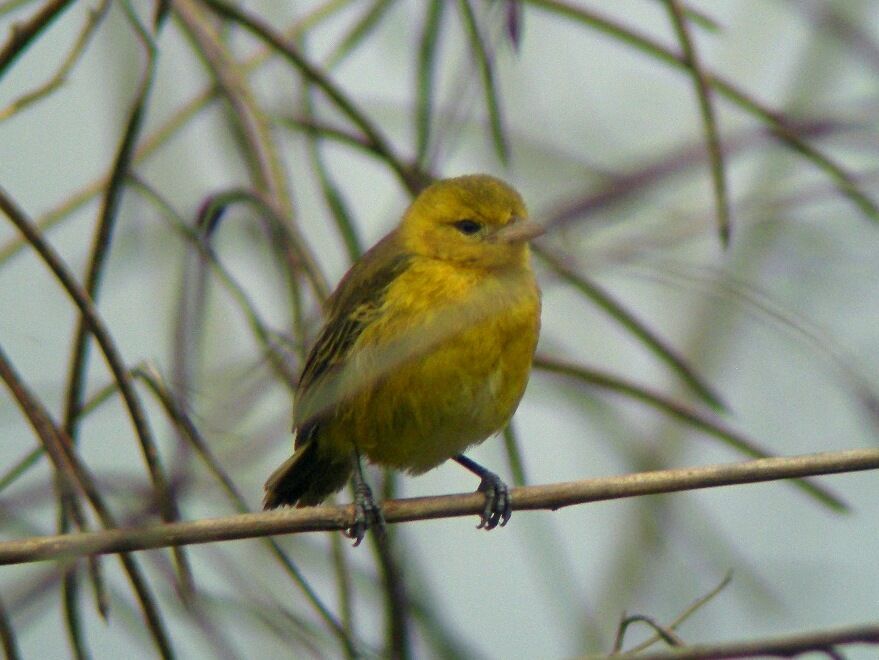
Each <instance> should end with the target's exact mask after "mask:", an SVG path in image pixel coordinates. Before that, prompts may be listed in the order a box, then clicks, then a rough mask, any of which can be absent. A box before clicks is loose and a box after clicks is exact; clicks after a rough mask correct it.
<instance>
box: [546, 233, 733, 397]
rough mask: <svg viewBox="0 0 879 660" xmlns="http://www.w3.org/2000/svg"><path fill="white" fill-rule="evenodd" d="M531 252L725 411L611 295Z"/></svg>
mask: <svg viewBox="0 0 879 660" xmlns="http://www.w3.org/2000/svg"><path fill="white" fill-rule="evenodd" d="M532 250H533V251H534V254H536V255H537V256H538V257H539V258H540V259H541V261H543V262H544V263H546V264H547V265H548V266H549V267H550V268H551V269H552V270H553V271H554V272H555V273H556V274H557V275H558V276H559V277H561V278H562V279H563V280H564V281H565V282H567V283H568V284H570V285H571V286H572V287H574V288H575V289H577V290H578V291H580V292H581V293H582V294H584V295H585V296H586V297H587V298H589V299H590V300H591V301H592V302H593V304H595V305H597V306H598V307H599V308H601V309H602V310H603V311H604V312H605V313H606V314H608V315H609V316H610V317H611V318H613V319H614V320H615V321H616V322H617V323H619V324H620V325H621V326H623V327H624V328H625V329H626V330H628V331H629V332H630V333H631V334H632V335H633V336H634V337H636V338H637V339H638V341H640V342H641V344H643V345H644V347H645V348H647V349H648V350H649V351H650V352H651V353H653V354H654V355H655V356H656V357H657V358H659V359H660V360H661V361H662V362H664V363H665V364H666V365H667V366H668V367H669V368H670V369H671V370H672V371H673V372H674V373H675V374H677V376H678V377H679V378H680V379H681V380H682V381H683V382H684V383H686V384H687V386H688V387H689V388H690V389H691V390H692V391H693V393H694V394H696V395H697V396H698V397H699V398H700V399H702V401H703V402H704V403H706V404H707V405H709V406H711V407H712V408H713V409H714V410H715V411H726V410H727V409H728V407H727V405H726V403H724V401H723V398H722V397H721V395H720V393H718V392H717V391H716V390H715V389H714V388H713V387H712V386H711V385H710V384H709V383H708V382H707V381H706V380H704V379H703V378H702V376H700V375H699V374H698V373H697V371H696V369H695V367H693V366H691V365H690V363H689V362H688V361H687V359H686V358H685V357H684V356H683V355H681V354H680V353H679V352H678V351H677V350H676V349H674V348H673V347H672V346H671V345H670V344H669V343H668V342H666V341H665V340H664V339H663V338H662V337H660V336H659V335H658V334H657V333H656V332H654V331H653V330H652V329H651V328H650V326H649V325H647V324H646V323H643V322H642V321H641V320H640V319H639V318H638V317H637V316H635V314H634V313H633V312H631V311H629V310H628V309H627V308H626V307H625V306H624V305H623V304H622V303H621V302H619V301H618V300H617V299H616V298H615V297H614V296H613V295H611V294H610V293H609V292H607V291H605V290H604V289H603V288H601V287H600V286H599V285H598V284H597V283H596V282H595V281H594V280H592V279H590V278H588V277H586V276H585V275H581V274H580V273H578V272H576V271H575V270H574V269H572V268H569V267H568V266H567V265H566V264H565V263H564V262H563V261H562V260H561V259H560V258H559V257H557V256H555V255H554V254H553V253H552V252H550V251H549V250H547V249H545V248H544V247H542V246H541V245H540V244H535V245H532Z"/></svg>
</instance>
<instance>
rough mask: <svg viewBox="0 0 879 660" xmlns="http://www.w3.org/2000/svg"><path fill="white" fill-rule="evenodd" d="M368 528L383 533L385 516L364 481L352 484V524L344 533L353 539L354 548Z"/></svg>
mask: <svg viewBox="0 0 879 660" xmlns="http://www.w3.org/2000/svg"><path fill="white" fill-rule="evenodd" d="M370 528H372V529H373V530H374V532H376V533H378V534H382V535H384V533H385V517H384V516H383V515H382V510H381V507H380V506H379V505H378V504H376V503H375V499H374V498H373V497H372V489H370V487H369V486H368V485H366V484H365V483H358V484H355V485H354V524H353V525H351V527H349V528H348V530H347V531H346V532H345V535H346V536H347V537H348V538H349V539H354V547H355V548H356V547H357V546H358V545H360V542H361V541H363V537H364V536H365V535H366V530H367V529H370Z"/></svg>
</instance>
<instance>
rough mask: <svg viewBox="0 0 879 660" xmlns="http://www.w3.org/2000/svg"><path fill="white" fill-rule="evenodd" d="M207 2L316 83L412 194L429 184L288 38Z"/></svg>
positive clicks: (255, 20)
mask: <svg viewBox="0 0 879 660" xmlns="http://www.w3.org/2000/svg"><path fill="white" fill-rule="evenodd" d="M204 3H205V4H206V5H207V6H208V7H210V8H211V10H213V11H214V12H216V13H217V14H218V15H220V16H223V17H224V18H226V19H228V20H232V21H235V22H236V23H240V24H241V25H242V26H243V27H244V28H246V29H247V30H248V31H249V32H251V33H253V34H254V35H255V36H257V37H258V38H260V39H261V40H263V41H264V42H265V43H267V44H268V45H269V46H271V47H272V48H274V49H275V50H276V51H277V52H278V53H279V54H281V55H282V56H283V57H284V58H285V59H286V60H288V61H289V62H290V63H291V64H293V66H295V67H296V68H297V69H298V70H299V72H300V73H301V74H302V75H303V76H304V77H305V78H306V79H308V80H309V81H310V82H312V83H314V84H315V85H316V86H317V87H319V88H320V89H321V90H323V92H324V93H325V94H326V95H327V96H328V97H329V98H330V99H331V100H332V101H333V103H334V104H335V105H336V107H337V108H338V109H339V110H340V111H341V112H342V113H343V114H345V115H346V116H347V117H348V118H349V119H350V120H351V121H352V122H353V123H354V124H355V125H356V126H357V127H358V128H359V129H360V130H361V131H363V134H364V135H365V136H366V138H367V139H368V140H369V142H370V143H371V144H372V145H373V147H374V149H375V151H376V153H380V154H381V155H382V158H383V160H384V161H385V162H386V163H387V164H388V165H389V166H390V167H391V168H392V169H393V170H394V172H395V173H396V174H397V176H398V177H399V178H400V180H401V181H402V182H403V184H404V185H405V186H406V188H407V189H408V190H409V192H410V193H415V192H418V191H419V190H420V189H421V188H422V187H423V186H424V185H425V183H426V182H425V181H423V180H421V177H420V176H419V175H418V171H417V170H416V169H414V168H413V167H412V166H411V165H410V164H408V163H405V162H403V161H402V160H401V159H400V157H399V156H398V155H397V154H396V153H395V152H394V150H393V149H392V147H391V144H390V142H388V140H387V139H386V138H385V137H384V135H383V134H382V133H381V131H380V130H379V128H378V126H377V125H376V124H374V123H373V121H372V119H370V118H369V117H368V116H367V115H366V113H364V112H363V111H362V110H360V108H359V107H358V106H357V105H356V104H355V103H354V101H352V100H351V99H350V98H349V97H348V96H347V95H346V94H345V92H344V91H342V88H341V87H339V86H338V85H336V83H335V82H333V81H332V80H331V79H330V78H329V77H328V76H327V75H326V74H325V73H324V72H323V71H321V70H320V69H319V68H318V67H317V66H315V65H314V64H312V63H311V62H309V61H308V60H307V59H306V58H305V56H304V55H303V54H302V53H301V52H300V51H299V50H298V49H297V48H296V47H295V46H294V45H293V44H292V43H291V42H290V41H289V40H287V39H285V38H284V35H282V34H280V33H278V32H277V31H276V30H274V29H273V28H272V27H271V26H270V25H268V24H266V23H265V22H263V21H262V20H261V19H260V18H258V17H257V16H255V15H253V14H249V13H247V12H246V11H245V10H243V9H241V8H238V7H234V6H232V5H230V4H227V3H225V2H220V1H219V0H204Z"/></svg>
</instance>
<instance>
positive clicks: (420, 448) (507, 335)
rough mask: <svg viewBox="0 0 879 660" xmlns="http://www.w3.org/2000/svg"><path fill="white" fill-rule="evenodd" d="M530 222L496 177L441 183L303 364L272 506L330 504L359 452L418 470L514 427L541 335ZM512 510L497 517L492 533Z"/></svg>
mask: <svg viewBox="0 0 879 660" xmlns="http://www.w3.org/2000/svg"><path fill="white" fill-rule="evenodd" d="M526 218H527V212H526V209H525V205H524V203H523V201H522V198H521V197H520V196H519V194H518V193H517V192H516V191H515V190H513V189H512V188H510V187H509V186H507V185H506V184H505V183H503V182H501V181H499V180H497V179H495V178H493V177H489V176H486V175H471V176H465V177H458V178H455V179H447V180H444V181H439V182H437V183H435V184H433V185H432V186H430V187H429V188H427V189H426V190H424V191H423V192H422V193H421V194H420V195H419V196H418V197H417V198H416V200H415V201H414V202H413V203H412V205H411V206H410V207H409V209H408V210H407V211H406V213H405V214H404V216H403V219H402V222H401V223H400V226H399V227H397V229H395V230H394V231H393V232H391V233H390V234H388V235H387V236H386V237H385V238H384V239H382V240H381V241H380V242H379V243H378V244H376V245H375V246H374V247H373V248H372V249H371V250H369V251H368V252H367V253H366V254H365V255H364V256H363V257H362V258H361V259H360V260H359V261H358V262H357V263H356V264H354V266H353V267H352V268H351V270H350V271H349V272H348V273H347V274H346V275H345V277H344V278H343V279H342V281H341V282H340V284H339V286H338V287H337V289H336V291H335V292H334V293H333V295H332V296H331V298H330V300H329V301H328V318H327V322H326V324H325V326H324V328H323V330H322V331H321V333H320V335H319V337H318V339H317V341H316V342H315V345H314V347H313V348H312V350H311V353H310V354H309V358H308V360H307V362H306V365H305V367H304V369H303V373H302V376H301V379H300V383H299V387H298V390H297V395H296V400H295V403H294V419H295V422H294V431H295V432H296V442H295V448H296V451H295V453H294V455H293V457H291V458H290V459H289V460H288V461H287V462H285V463H284V464H283V465H282V466H281V467H280V468H278V470H276V471H275V473H274V474H273V475H272V476H271V477H270V478H269V480H268V482H267V483H266V499H265V506H266V508H272V507H276V506H279V505H282V504H299V505H307V504H316V503H318V502H320V501H322V500H323V499H324V498H326V497H327V496H329V495H330V494H332V493H333V492H335V491H337V490H339V489H340V488H341V487H342V486H343V485H344V484H345V482H346V481H347V479H348V477H349V476H351V474H352V471H354V468H355V467H357V464H356V453H359V454H360V455H364V456H366V457H367V458H368V459H369V460H370V461H371V462H373V463H376V464H378V465H383V466H388V467H393V468H397V469H401V470H406V471H408V472H411V473H413V474H418V473H421V472H424V471H426V470H429V469H431V468H433V467H436V466H437V465H439V464H440V463H442V462H443V461H445V460H447V459H449V458H453V457H458V456H459V454H461V453H462V452H463V451H464V450H466V449H467V447H469V446H471V445H473V444H476V443H478V442H481V441H483V440H485V439H486V438H487V437H489V436H490V435H492V434H493V433H495V432H497V431H499V430H500V429H502V428H503V427H504V425H505V424H506V423H507V422H508V421H509V419H510V417H511V416H512V414H513V412H514V411H515V409H516V407H517V405H518V403H519V400H520V398H521V396H522V393H523V392H524V390H525V385H526V383H527V380H528V373H529V371H530V368H531V360H532V357H533V355H534V349H535V346H536V344H537V337H538V332H539V328H540V293H539V290H538V288H537V284H536V282H535V279H534V275H533V273H532V270H531V266H530V257H529V251H528V245H527V241H528V240H529V239H531V238H533V237H534V236H536V235H537V234H539V233H540V231H539V229H538V228H536V225H534V224H533V223H532V222H530V221H528V220H527V219H526ZM355 452H356V453H355ZM459 462H462V464H464V465H465V467H468V468H469V469H471V470H473V471H474V472H476V473H477V474H479V475H480V476H482V477H483V482H485V481H486V479H489V480H490V479H492V478H493V479H495V480H496V481H497V482H498V483H496V484H495V483H494V482H492V483H491V484H488V485H487V486H486V485H485V483H484V486H485V487H484V488H482V489H483V490H486V492H487V493H488V496H489V497H491V496H493V494H492V493H491V492H488V491H489V490H490V489H491V488H492V487H495V486H497V488H498V489H500V488H501V487H503V484H502V482H500V481H499V480H497V477H496V476H495V475H493V474H491V473H488V472H487V471H486V470H483V469H482V468H479V466H476V465H475V464H473V463H472V461H469V460H468V459H463V458H460V460H459ZM358 474H359V473H358V472H355V477H356V476H357V475H358ZM486 475H488V476H486ZM363 488H365V487H363ZM503 488H504V491H505V487H503ZM366 492H367V494H368V489H367V491H366ZM490 504H491V506H492V507H494V504H493V503H490ZM501 506H503V504H501ZM506 506H507V508H508V506H509V503H508V502H507V503H506ZM487 509H488V505H487ZM508 515H509V513H508V510H505V511H502V512H495V511H494V509H492V511H491V512H489V518H491V520H489V521H488V524H487V526H488V527H493V526H494V525H495V524H497V522H498V520H499V516H502V518H503V521H504V522H505V520H506V518H507V517H508ZM483 522H486V520H485V518H484V521H483ZM360 535H362V531H360Z"/></svg>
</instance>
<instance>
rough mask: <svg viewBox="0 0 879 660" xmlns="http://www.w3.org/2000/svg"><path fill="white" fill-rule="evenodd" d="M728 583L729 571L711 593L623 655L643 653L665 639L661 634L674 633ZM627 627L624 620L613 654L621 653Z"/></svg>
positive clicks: (664, 635) (730, 574)
mask: <svg viewBox="0 0 879 660" xmlns="http://www.w3.org/2000/svg"><path fill="white" fill-rule="evenodd" d="M730 582H732V571H729V572H728V573H727V574H726V575H725V576H724V577H723V579H722V580H721V581H720V584H718V585H717V586H716V587H714V588H713V589H712V590H711V591H709V592H708V593H707V594H705V595H704V596H700V597H699V598H697V599H696V600H695V601H694V602H692V603H691V604H690V605H689V606H688V607H687V608H686V609H685V610H684V611H683V612H681V613H680V614H679V615H678V616H677V617H675V619H674V621H672V622H671V623H670V624H668V625H667V626H662V631H659V630H657V631H656V634H655V635H654V636H653V637H651V638H649V639H647V640H645V641H643V642H641V643H640V644H638V645H637V646H635V647H634V648H631V649H629V650H628V651H626V652H625V655H630V654H633V653H637V652H639V651H643V650H644V649H646V648H649V647H650V646H652V645H653V644H655V643H656V642H658V641H660V640H661V639H665V638H666V634H663V633H668V632H674V631H675V630H676V629H677V628H678V626H680V625H681V624H682V623H683V622H684V621H686V620H687V619H688V618H690V616H691V615H692V614H694V613H695V612H696V610H698V609H699V608H701V607H702V606H703V605H705V604H706V603H707V602H708V601H710V600H711V599H712V598H714V597H715V596H716V595H717V594H719V593H720V592H721V591H723V590H724V589H725V588H726V587H727V586H728V585H729V583H730ZM627 626H628V623H627V622H626V621H625V620H624V621H622V622H621V623H620V628H619V630H618V631H617V639H616V642H615V643H614V648H613V653H620V652H621V650H622V645H623V636H624V635H625V632H626V627H627Z"/></svg>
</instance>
